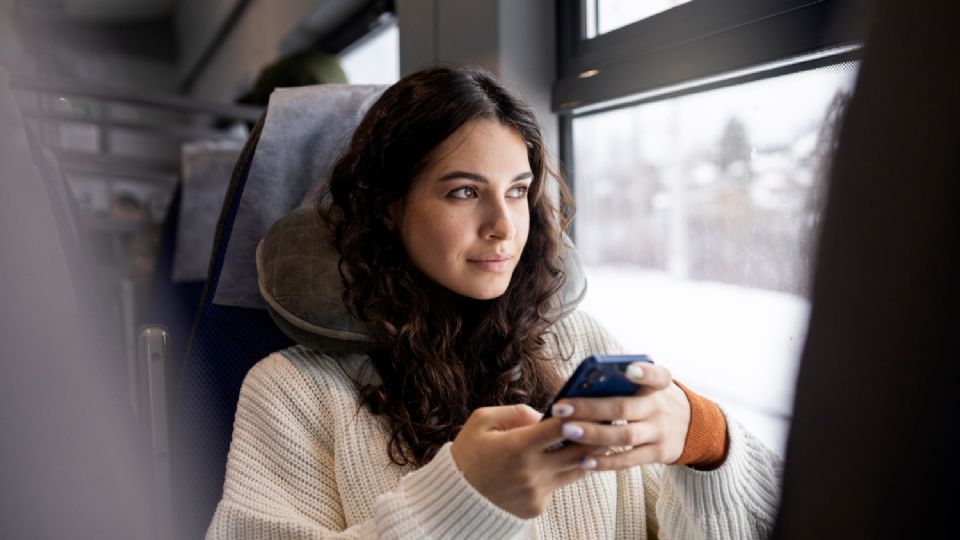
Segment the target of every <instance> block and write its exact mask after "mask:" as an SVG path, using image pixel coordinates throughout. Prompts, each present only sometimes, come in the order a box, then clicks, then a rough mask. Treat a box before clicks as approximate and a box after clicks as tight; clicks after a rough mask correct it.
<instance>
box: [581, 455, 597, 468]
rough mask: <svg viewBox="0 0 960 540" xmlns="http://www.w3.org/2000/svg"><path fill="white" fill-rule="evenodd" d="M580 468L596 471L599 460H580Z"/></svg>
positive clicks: (586, 458) (590, 458) (583, 458)
mask: <svg viewBox="0 0 960 540" xmlns="http://www.w3.org/2000/svg"><path fill="white" fill-rule="evenodd" d="M580 467H581V468H583V469H596V468H597V460H595V459H593V458H592V457H586V456H584V457H582V458H580Z"/></svg>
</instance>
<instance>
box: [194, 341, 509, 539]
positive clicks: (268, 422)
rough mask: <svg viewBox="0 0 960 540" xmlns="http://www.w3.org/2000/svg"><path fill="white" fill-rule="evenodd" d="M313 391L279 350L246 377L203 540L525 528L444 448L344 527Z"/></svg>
mask: <svg viewBox="0 0 960 540" xmlns="http://www.w3.org/2000/svg"><path fill="white" fill-rule="evenodd" d="M315 391H316V388H315V387H313V388H311V386H310V383H309V382H308V381H306V380H305V379H304V378H303V376H302V374H301V373H300V372H299V371H297V370H296V368H294V367H293V366H292V365H291V364H290V363H289V361H287V360H286V359H285V358H284V357H283V356H282V355H280V354H274V355H271V356H269V357H267V358H266V359H265V360H263V361H261V362H260V363H258V364H257V365H256V366H254V368H253V369H251V370H250V372H249V373H248V374H247V377H246V379H245V380H244V383H243V387H242V389H241V391H240V400H239V402H238V405H237V414H236V419H235V421H234V433H233V440H232V442H231V445H230V454H229V457H228V460H227V474H226V480H225V483H224V492H223V498H222V500H221V501H220V504H219V505H218V506H217V511H216V513H215V515H214V518H213V521H212V523H211V524H210V527H209V529H208V531H207V539H208V540H220V539H224V540H226V539H266V538H269V539H272V540H280V539H298V540H300V539H303V540H305V539H326V538H337V539H342V538H391V539H402V538H411V539H412V538H416V539H422V538H448V537H453V536H456V537H458V538H467V537H471V538H509V537H511V536H514V535H516V534H517V533H518V532H520V531H521V530H522V529H523V527H524V526H525V525H526V523H527V521H526V520H523V519H520V518H517V517H515V516H513V515H512V514H510V513H508V512H506V511H504V510H502V509H500V508H499V507H497V506H496V505H494V504H493V503H491V502H490V501H489V500H487V499H486V498H485V497H483V495H481V494H480V493H479V492H477V491H476V490H475V489H474V488H473V487H472V486H471V485H470V484H469V482H467V480H466V479H465V478H464V477H463V475H462V474H461V473H460V471H459V469H458V468H457V466H456V463H455V462H454V460H453V457H452V456H451V454H450V444H449V443H448V444H447V445H446V446H444V447H443V448H442V449H441V450H440V451H439V452H438V453H437V456H436V457H435V458H434V459H433V460H432V461H431V462H430V463H428V464H427V465H425V466H424V467H422V468H420V469H419V470H417V471H414V472H412V473H410V474H407V475H406V476H404V477H403V478H402V479H401V480H400V484H399V485H398V486H397V487H396V489H394V490H393V491H389V492H387V493H382V494H378V496H377V498H376V502H375V505H374V506H375V511H374V515H373V517H372V518H371V519H369V520H367V521H365V522H363V523H360V524H357V525H355V526H352V527H350V528H347V527H346V519H345V517H344V511H343V508H342V507H341V504H340V496H339V493H338V488H337V476H336V473H335V470H334V457H333V453H332V450H331V449H332V445H331V444H330V442H331V437H332V434H331V433H330V429H331V425H332V422H327V421H326V420H328V419H329V415H330V414H332V411H320V412H319V413H318V412H317V411H316V408H317V407H318V406H319V407H321V408H322V401H323V400H321V403H320V404H319V405H318V403H317V399H316V396H315V395H311V394H312V393H313V392H315ZM311 408H312V409H313V410H311Z"/></svg>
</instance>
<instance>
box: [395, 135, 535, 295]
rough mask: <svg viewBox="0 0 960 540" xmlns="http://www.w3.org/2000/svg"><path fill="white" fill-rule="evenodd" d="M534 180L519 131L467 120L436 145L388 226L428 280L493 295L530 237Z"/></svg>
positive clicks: (502, 288)
mask: <svg viewBox="0 0 960 540" xmlns="http://www.w3.org/2000/svg"><path fill="white" fill-rule="evenodd" d="M532 179H533V174H532V172H531V171H530V163H529V161H528V159H527V147H526V144H525V143H524V140H523V139H522V138H521V137H520V134H519V133H517V132H516V131H514V130H513V129H511V128H508V127H506V126H504V125H502V124H500V123H499V122H498V121H496V120H475V121H472V122H468V123H466V124H464V125H463V126H462V127H461V128H460V129H458V130H457V131H455V132H454V133H453V134H452V135H450V137H448V138H447V139H446V140H445V141H443V142H442V143H441V144H440V145H439V146H438V147H437V148H436V149H435V150H434V152H433V154H432V161H431V163H430V164H429V165H428V166H427V168H426V169H425V170H424V171H423V172H422V173H421V174H420V175H418V176H417V177H416V178H415V179H414V181H413V183H412V185H411V186H410V192H409V193H408V194H407V196H406V197H405V198H404V199H403V200H402V201H400V202H399V204H396V205H394V206H393V207H392V208H391V211H390V219H389V221H390V223H388V224H389V225H391V226H393V227H394V228H395V229H396V230H397V231H398V233H399V235H400V239H401V241H402V242H403V245H404V248H406V251H407V255H408V256H409V257H410V260H411V261H412V262H413V264H414V265H415V266H416V267H417V268H418V269H419V270H420V271H421V272H423V273H424V274H426V275H427V277H429V278H430V279H432V280H433V281H435V282H436V283H439V284H440V285H442V286H444V287H446V288H447V289H450V290H451V291H453V292H455V293H457V294H460V295H462V296H466V297H468V298H474V299H477V300H489V299H491V298H496V297H498V296H500V295H502V294H503V293H504V292H505V291H506V290H507V286H508V285H510V278H511V276H512V275H513V270H514V269H515V268H516V267H517V262H519V261H520V255H521V254H522V252H523V246H524V245H525V244H526V242H527V234H528V233H529V230H530V208H529V206H528V204H527V190H528V189H529V187H530V183H531V181H532Z"/></svg>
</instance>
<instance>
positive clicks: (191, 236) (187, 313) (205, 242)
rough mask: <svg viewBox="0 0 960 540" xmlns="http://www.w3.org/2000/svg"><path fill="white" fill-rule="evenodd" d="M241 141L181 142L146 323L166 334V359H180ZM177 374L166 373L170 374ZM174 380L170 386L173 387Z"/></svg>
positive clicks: (205, 272) (201, 289) (184, 347)
mask: <svg viewBox="0 0 960 540" xmlns="http://www.w3.org/2000/svg"><path fill="white" fill-rule="evenodd" d="M242 149H243V143H242V142H239V141H231V140H226V141H193V142H187V143H184V144H183V145H182V146H181V152H180V155H181V167H180V182H179V183H178V184H177V187H176V188H175V189H174V194H173V198H172V199H171V202H170V206H169V207H168V209H167V215H166V216H165V217H164V220H163V225H162V228H161V232H160V242H159V246H158V249H157V259H156V264H155V267H154V273H153V279H152V281H151V283H150V292H149V300H148V303H147V304H148V308H147V312H146V315H145V318H144V322H145V323H149V324H161V325H162V326H164V327H165V328H166V329H167V331H168V333H169V339H170V343H169V344H168V349H167V353H168V355H169V359H170V360H171V361H172V362H176V363H177V364H179V363H181V362H182V361H183V357H184V355H185V354H186V350H187V341H188V339H189V337H190V329H191V327H192V325H193V320H194V318H195V317H196V313H197V309H198V307H199V306H200V297H201V295H202V294H203V285H204V282H205V281H206V279H207V272H208V270H209V266H210V254H211V253H212V252H213V240H214V236H215V235H216V232H217V220H218V218H219V216H220V209H221V208H222V207H223V199H224V196H225V195H226V192H227V187H228V186H229V184H230V178H231V173H232V172H233V167H234V165H235V164H236V163H237V158H238V157H239V156H240V151H241V150H242ZM174 375H176V374H175V373H169V374H168V376H170V377H172V376H174ZM177 387H178V385H177V384H176V382H175V381H174V382H172V383H171V388H177Z"/></svg>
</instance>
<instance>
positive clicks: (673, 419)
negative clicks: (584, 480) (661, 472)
mask: <svg viewBox="0 0 960 540" xmlns="http://www.w3.org/2000/svg"><path fill="white" fill-rule="evenodd" d="M638 371H639V374H640V375H641V376H640V377H636V376H635V375H637V374H638ZM627 374H628V377H629V378H630V379H631V380H632V381H633V382H635V383H638V384H640V385H642V387H641V388H640V390H638V391H637V393H636V394H635V395H633V396H630V397H609V398H568V399H563V400H561V401H560V402H558V403H557V404H555V405H554V407H553V409H552V414H553V415H554V416H557V417H561V418H564V420H565V429H564V434H565V435H567V438H568V439H569V440H570V441H573V442H577V443H580V444H584V445H588V446H600V447H607V448H609V447H628V449H626V450H625V451H622V452H618V453H613V454H610V455H603V454H602V453H598V452H591V453H592V454H593V459H595V464H594V463H590V462H589V460H586V463H585V467H587V468H593V469H595V470H619V469H626V468H629V467H633V466H635V465H644V464H648V463H664V464H670V463H674V462H675V461H677V460H678V459H680V455H681V454H682V453H683V447H684V443H685V442H686V439H687V430H688V429H689V427H690V402H689V401H687V396H686V395H685V394H684V393H683V390H681V389H680V387H679V386H677V385H676V384H674V383H673V377H672V376H671V375H670V371H669V370H667V369H666V368H664V367H662V366H658V365H654V364H649V363H646V362H635V363H634V364H632V365H631V366H630V369H629V370H628V372H627ZM631 375H633V376H631ZM570 407H572V410H571V409H570ZM624 420H625V421H626V422H623V421H624ZM610 421H619V422H615V423H613V424H608V423H605V422H610ZM577 428H580V429H577ZM578 434H579V436H577V435H578ZM591 466H592V467H591Z"/></svg>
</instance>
